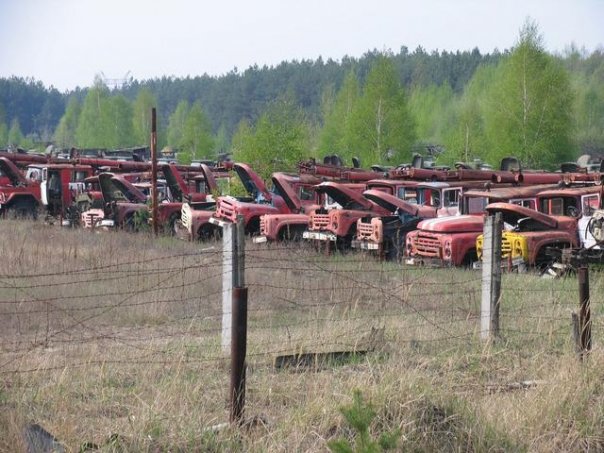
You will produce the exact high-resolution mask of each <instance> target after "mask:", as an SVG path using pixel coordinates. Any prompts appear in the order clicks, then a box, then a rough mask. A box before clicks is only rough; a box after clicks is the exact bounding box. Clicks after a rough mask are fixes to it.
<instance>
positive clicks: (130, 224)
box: [122, 215, 138, 233]
mask: <svg viewBox="0 0 604 453" xmlns="http://www.w3.org/2000/svg"><path fill="white" fill-rule="evenodd" d="M122 229H123V230H124V231H127V232H128V233H136V232H137V231H138V226H137V225H136V222H135V221H134V216H133V215H129V216H128V217H126V218H125V219H124V223H122Z"/></svg>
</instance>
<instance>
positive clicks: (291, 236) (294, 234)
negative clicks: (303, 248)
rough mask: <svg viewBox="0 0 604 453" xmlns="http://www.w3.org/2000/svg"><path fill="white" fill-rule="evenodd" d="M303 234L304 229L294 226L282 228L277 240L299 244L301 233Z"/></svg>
mask: <svg viewBox="0 0 604 453" xmlns="http://www.w3.org/2000/svg"><path fill="white" fill-rule="evenodd" d="M303 232H304V227H300V226H297V225H294V226H284V227H283V228H281V230H280V231H279V234H278V236H277V237H278V238H279V240H280V241H283V242H300V241H301V240H302V233H303Z"/></svg>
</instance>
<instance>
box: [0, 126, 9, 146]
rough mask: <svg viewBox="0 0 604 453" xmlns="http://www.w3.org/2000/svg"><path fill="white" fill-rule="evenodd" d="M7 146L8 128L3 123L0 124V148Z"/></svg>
mask: <svg viewBox="0 0 604 453" xmlns="http://www.w3.org/2000/svg"><path fill="white" fill-rule="evenodd" d="M5 145H8V127H7V126H6V124H5V123H3V122H2V123H0V147H3V146H5Z"/></svg>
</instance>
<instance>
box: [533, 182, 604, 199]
mask: <svg viewBox="0 0 604 453" xmlns="http://www.w3.org/2000/svg"><path fill="white" fill-rule="evenodd" d="M600 192H602V186H600V185H597V186H583V187H558V188H555V189H551V190H544V191H542V192H540V193H539V195H538V196H539V198H546V197H569V196H570V197H576V196H581V195H589V194H593V193H600Z"/></svg>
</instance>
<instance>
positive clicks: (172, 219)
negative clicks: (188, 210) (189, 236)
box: [164, 214, 180, 236]
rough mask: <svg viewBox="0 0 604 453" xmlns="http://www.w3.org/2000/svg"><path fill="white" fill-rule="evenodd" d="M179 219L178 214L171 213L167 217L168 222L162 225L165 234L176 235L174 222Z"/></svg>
mask: <svg viewBox="0 0 604 453" xmlns="http://www.w3.org/2000/svg"><path fill="white" fill-rule="evenodd" d="M178 220H180V215H179V214H172V215H171V216H170V218H169V219H168V223H167V224H166V225H164V232H165V233H166V235H167V236H176V222H177V221H178Z"/></svg>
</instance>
